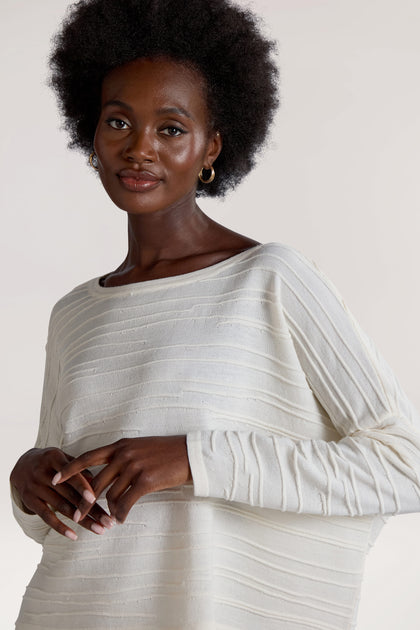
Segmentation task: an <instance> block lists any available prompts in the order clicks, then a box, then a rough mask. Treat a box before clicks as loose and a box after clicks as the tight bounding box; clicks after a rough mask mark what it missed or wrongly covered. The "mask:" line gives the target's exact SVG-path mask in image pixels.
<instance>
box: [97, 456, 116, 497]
mask: <svg viewBox="0 0 420 630" xmlns="http://www.w3.org/2000/svg"><path fill="white" fill-rule="evenodd" d="M119 476H120V466H119V465H118V464H117V462H115V461H114V462H111V463H110V464H108V466H105V467H104V468H102V470H100V471H99V472H98V474H97V475H96V476H95V477H94V478H93V479H92V481H90V482H89V483H90V485H91V486H92V489H93V491H94V493H95V495H96V496H97V497H99V496H101V494H102V492H103V491H104V490H105V488H108V486H110V485H111V484H112V483H113V482H114V481H115V480H116V479H117V478H118V477H119Z"/></svg>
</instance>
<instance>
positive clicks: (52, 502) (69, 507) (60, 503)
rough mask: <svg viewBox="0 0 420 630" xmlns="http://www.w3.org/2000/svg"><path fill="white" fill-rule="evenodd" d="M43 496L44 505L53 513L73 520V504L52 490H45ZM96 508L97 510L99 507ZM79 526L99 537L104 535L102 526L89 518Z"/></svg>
mask: <svg viewBox="0 0 420 630" xmlns="http://www.w3.org/2000/svg"><path fill="white" fill-rule="evenodd" d="M43 495H44V496H43V500H44V501H45V503H46V504H47V505H49V506H51V508H53V510H54V511H56V512H60V514H63V515H64V516H67V517H68V518H73V515H74V504H72V503H70V502H69V501H68V500H67V499H66V498H65V497H64V496H63V495H61V494H59V493H58V492H56V491H55V490H52V489H47V490H46V491H45V492H44V493H43ZM97 507H98V508H99V506H97ZM99 510H101V508H99ZM105 514H106V513H105ZM80 525H81V526H82V527H84V528H85V529H89V530H90V531H92V532H94V533H95V534H99V535H100V534H104V533H105V529H104V526H103V524H101V523H99V522H97V521H96V520H95V519H94V518H92V517H90V516H89V517H88V518H85V519H84V521H83V523H80ZM108 529H109V528H108Z"/></svg>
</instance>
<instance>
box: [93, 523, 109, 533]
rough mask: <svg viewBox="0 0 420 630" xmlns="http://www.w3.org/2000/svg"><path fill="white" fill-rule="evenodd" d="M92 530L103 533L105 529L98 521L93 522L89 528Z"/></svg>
mask: <svg viewBox="0 0 420 630" xmlns="http://www.w3.org/2000/svg"><path fill="white" fill-rule="evenodd" d="M90 529H91V530H92V531H93V532H95V534H104V533H105V530H104V528H103V527H101V526H100V525H99V524H98V523H93V525H92V526H91V528H90Z"/></svg>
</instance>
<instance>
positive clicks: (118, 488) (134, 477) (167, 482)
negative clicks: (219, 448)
mask: <svg viewBox="0 0 420 630" xmlns="http://www.w3.org/2000/svg"><path fill="white" fill-rule="evenodd" d="M103 464H105V467H104V468H103V469H102V470H101V471H100V472H99V473H98V474H97V475H96V477H94V478H93V479H92V480H91V481H90V485H91V487H92V489H93V491H94V493H95V496H96V497H99V496H100V494H101V493H102V492H103V491H104V490H105V488H107V487H108V486H110V488H109V490H108V492H107V493H106V498H107V501H108V507H109V511H110V514H111V516H113V517H114V518H115V519H116V520H117V522H118V523H123V522H124V521H125V519H126V518H127V515H128V513H129V511H130V509H131V508H132V506H133V505H134V504H135V503H136V501H138V500H139V499H140V497H142V496H144V495H145V494H148V493H150V492H157V491H159V490H166V489H168V488H174V487H176V486H180V485H182V484H185V483H188V482H189V481H191V470H190V465H189V461H188V454H187V442H186V436H185V435H174V436H160V437H145V438H123V439H122V440H118V442H114V443H113V444H109V445H107V446H103V447H100V448H96V449H94V450H92V451H87V452H86V453H83V454H82V455H80V456H79V457H76V458H75V459H73V461H71V462H70V463H69V464H67V465H66V466H64V468H62V469H61V471H60V472H58V473H57V474H56V475H55V477H54V479H53V485H56V484H59V483H63V482H65V481H66V480H67V479H70V477H72V476H73V475H76V474H78V473H80V472H83V471H84V470H87V469H88V468H90V467H91V466H100V465H103ZM91 507H92V504H90V503H87V502H86V501H85V500H84V499H83V500H82V501H81V503H80V505H79V507H78V509H77V510H76V512H75V514H74V517H73V520H74V521H75V522H79V521H80V520H82V519H83V518H84V517H85V516H86V515H87V514H88V512H89V510H90V509H91Z"/></svg>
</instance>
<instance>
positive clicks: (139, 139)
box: [123, 129, 156, 162]
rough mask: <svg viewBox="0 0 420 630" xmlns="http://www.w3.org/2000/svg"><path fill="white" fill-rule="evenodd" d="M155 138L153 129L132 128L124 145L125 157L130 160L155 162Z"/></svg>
mask: <svg viewBox="0 0 420 630" xmlns="http://www.w3.org/2000/svg"><path fill="white" fill-rule="evenodd" d="M154 141H155V138H154V134H153V132H152V131H151V130H147V129H140V130H134V129H133V130H132V132H131V133H130V134H129V136H128V138H127V142H126V144H125V146H124V151H123V157H124V158H125V159H126V160H129V161H130V162H154V161H155V159H156V148H155V143H154Z"/></svg>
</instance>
